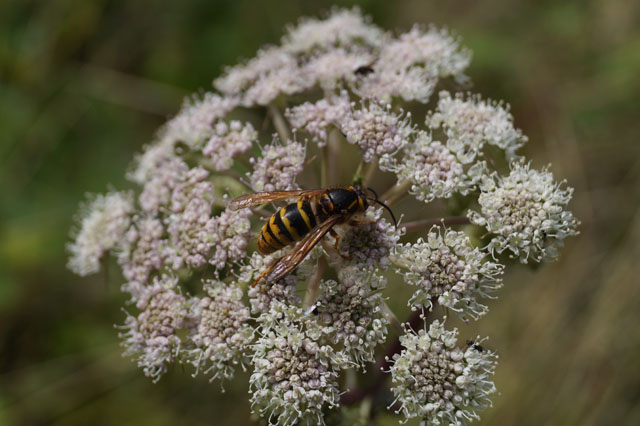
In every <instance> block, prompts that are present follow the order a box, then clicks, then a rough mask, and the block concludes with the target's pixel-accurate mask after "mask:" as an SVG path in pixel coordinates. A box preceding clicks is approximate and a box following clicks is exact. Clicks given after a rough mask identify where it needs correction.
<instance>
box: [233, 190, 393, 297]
mask: <svg viewBox="0 0 640 426" xmlns="http://www.w3.org/2000/svg"><path fill="white" fill-rule="evenodd" d="M367 189H368V190H369V191H371V192H372V193H373V195H374V196H375V198H371V197H367V195H366V193H365V192H364V190H363V189H362V188H361V187H360V186H359V185H350V186H347V187H336V188H325V189H311V190H304V189H303V190H293V191H270V192H256V193H254V194H246V195H242V196H240V197H238V198H236V199H234V200H233V201H231V203H230V204H229V208H230V209H231V210H239V209H244V208H247V207H252V206H256V205H259V204H265V203H270V202H273V201H280V200H292V199H297V200H296V202H294V203H291V204H288V205H286V206H285V207H282V208H280V209H278V211H277V212H276V213H274V214H273V215H272V216H271V217H270V218H269V220H267V222H266V223H265V224H264V226H263V227H262V230H261V231H260V235H259V236H258V251H259V252H260V253H262V254H270V253H273V252H275V251H277V250H280V249H281V248H283V247H286V246H288V245H291V244H294V243H297V244H296V245H295V246H294V247H293V249H291V251H290V252H289V253H287V254H286V255H284V256H282V257H281V258H280V259H278V260H276V261H275V262H274V263H273V264H272V265H271V266H270V267H269V268H268V269H267V270H266V271H265V272H263V273H262V274H261V275H260V276H259V277H258V278H257V279H256V280H255V281H254V282H253V284H252V286H255V285H256V284H258V282H260V280H261V279H262V278H265V280H266V281H267V282H273V281H277V280H279V279H280V278H282V277H284V276H285V275H287V274H289V273H290V272H291V271H293V270H294V269H295V267H296V266H298V265H299V264H300V262H302V261H303V260H304V258H305V257H306V256H307V254H309V252H310V251H311V249H313V247H315V246H316V244H318V243H319V242H320V240H322V237H324V236H325V235H326V234H327V233H330V234H331V235H332V236H333V237H334V238H335V239H336V243H335V245H334V247H335V248H336V249H337V246H338V234H337V233H336V232H335V231H334V230H333V227H334V226H336V225H338V224H341V223H345V222H348V221H351V219H352V218H353V216H354V215H355V214H357V213H363V212H364V211H365V210H367V208H368V207H369V202H370V201H371V202H374V203H377V204H380V205H381V206H383V207H384V208H386V209H387V210H388V211H389V213H390V214H391V217H392V218H393V222H394V224H395V225H396V226H397V221H396V218H395V216H394V215H393V212H392V211H391V209H390V208H389V207H388V206H387V205H386V204H384V203H383V202H381V201H379V200H378V195H377V194H376V193H375V191H373V190H372V189H371V188H367ZM351 223H352V224H358V223H361V222H357V221H351Z"/></svg>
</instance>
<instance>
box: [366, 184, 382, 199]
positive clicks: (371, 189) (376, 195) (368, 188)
mask: <svg viewBox="0 0 640 426" xmlns="http://www.w3.org/2000/svg"><path fill="white" fill-rule="evenodd" d="M367 190H368V191H371V192H372V193H373V195H375V197H376V199H375V200H374V201H378V198H380V197H378V193H377V192H376V191H374V190H373V188H370V187H368V186H367Z"/></svg>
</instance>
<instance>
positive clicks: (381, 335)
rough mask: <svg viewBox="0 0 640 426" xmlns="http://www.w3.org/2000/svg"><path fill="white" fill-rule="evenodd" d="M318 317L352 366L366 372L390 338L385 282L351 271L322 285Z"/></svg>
mask: <svg viewBox="0 0 640 426" xmlns="http://www.w3.org/2000/svg"><path fill="white" fill-rule="evenodd" d="M322 288H323V293H322V295H321V296H320V297H319V298H318V300H317V302H316V304H315V306H316V310H315V313H316V315H317V318H318V322H319V323H320V324H322V325H323V326H324V327H325V332H327V333H328V334H329V336H330V339H331V340H332V341H333V342H334V343H335V344H337V346H338V350H340V351H343V352H344V353H345V355H346V359H348V360H349V364H347V365H346V366H347V367H348V366H357V367H361V368H365V364H366V363H367V362H373V361H374V355H375V349H376V347H377V346H378V345H379V344H381V343H384V341H385V340H386V338H387V325H388V321H387V319H386V318H385V316H384V314H383V308H382V306H383V304H384V301H383V298H382V295H381V293H380V291H381V290H382V289H383V288H384V279H383V278H382V277H380V276H376V275H375V273H373V272H368V271H366V270H361V269H358V268H356V267H348V268H345V269H342V270H341V271H340V276H339V278H338V281H333V280H328V281H325V282H324V283H323V286H322Z"/></svg>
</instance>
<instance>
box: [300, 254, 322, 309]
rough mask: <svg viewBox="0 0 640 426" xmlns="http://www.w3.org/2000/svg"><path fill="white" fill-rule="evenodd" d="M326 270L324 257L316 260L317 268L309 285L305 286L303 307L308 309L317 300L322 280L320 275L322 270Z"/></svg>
mask: <svg viewBox="0 0 640 426" xmlns="http://www.w3.org/2000/svg"><path fill="white" fill-rule="evenodd" d="M326 268H327V259H325V257H324V256H321V257H320V259H318V268H317V269H316V270H315V271H314V272H313V275H311V278H309V285H308V286H307V293H306V294H305V296H304V306H305V307H307V308H308V307H310V306H311V305H313V303H314V302H315V301H316V299H317V298H318V293H319V291H320V281H321V280H322V275H323V274H324V270H325V269H326Z"/></svg>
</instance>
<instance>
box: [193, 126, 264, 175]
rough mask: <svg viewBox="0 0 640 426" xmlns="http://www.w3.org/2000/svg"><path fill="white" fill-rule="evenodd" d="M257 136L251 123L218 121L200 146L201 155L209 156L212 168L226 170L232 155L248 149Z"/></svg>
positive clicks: (230, 162)
mask: <svg viewBox="0 0 640 426" xmlns="http://www.w3.org/2000/svg"><path fill="white" fill-rule="evenodd" d="M257 138H258V133H257V132H256V131H255V130H254V129H253V126H252V125H251V123H242V122H240V121H237V120H234V121H231V123H229V124H227V123H225V122H219V123H218V124H216V126H215V128H214V129H213V132H212V134H211V136H210V137H209V140H208V141H207V143H206V145H205V146H204V147H203V148H202V155H204V156H205V157H209V158H211V165H212V166H213V169H214V170H216V171H222V170H228V169H230V168H231V166H232V165H233V157H235V156H236V155H238V154H241V153H243V152H245V151H246V150H248V149H249V148H250V147H251V145H252V144H253V142H254V141H255V140H257Z"/></svg>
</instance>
